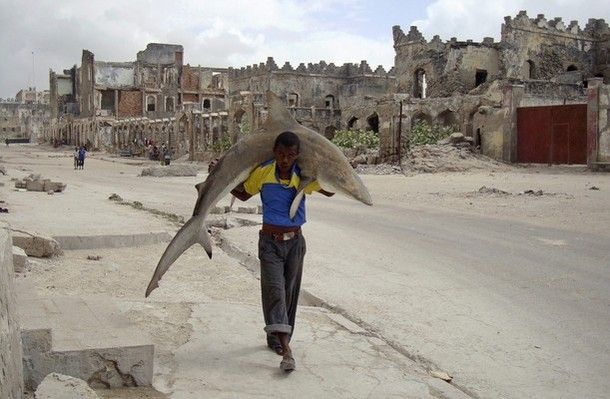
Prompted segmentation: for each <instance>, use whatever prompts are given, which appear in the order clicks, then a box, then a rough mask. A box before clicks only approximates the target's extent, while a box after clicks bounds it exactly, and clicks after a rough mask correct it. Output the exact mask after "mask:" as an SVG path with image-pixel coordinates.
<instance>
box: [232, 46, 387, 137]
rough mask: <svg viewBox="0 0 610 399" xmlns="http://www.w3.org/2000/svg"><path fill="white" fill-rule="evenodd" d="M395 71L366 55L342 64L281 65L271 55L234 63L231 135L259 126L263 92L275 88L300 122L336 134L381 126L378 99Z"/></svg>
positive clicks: (262, 112) (274, 90) (263, 115)
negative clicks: (248, 62) (255, 61)
mask: <svg viewBox="0 0 610 399" xmlns="http://www.w3.org/2000/svg"><path fill="white" fill-rule="evenodd" d="M393 86H394V75H393V71H389V72H386V71H385V70H384V68H383V67H382V66H381V65H380V66H378V67H377V68H376V69H375V70H374V71H373V70H372V69H371V67H370V66H369V65H368V63H367V62H366V61H362V62H361V63H360V64H349V63H346V64H343V65H342V66H336V65H334V64H333V63H326V62H325V61H320V62H319V63H317V64H311V63H310V64H308V65H305V64H303V63H301V64H300V65H299V66H298V67H296V68H294V67H293V66H292V65H290V63H288V62H286V63H284V65H283V66H282V67H281V68H280V67H278V65H277V64H276V63H275V60H274V59H273V58H272V57H269V58H268V59H267V62H265V63H260V64H259V65H256V64H255V65H252V66H247V67H245V68H241V69H233V68H229V96H230V100H231V101H230V110H229V114H230V119H229V123H230V125H231V128H230V130H231V133H232V135H234V136H235V135H237V134H239V133H240V132H242V131H244V130H248V129H252V128H256V127H258V126H259V125H260V124H261V122H262V121H264V117H265V112H266V111H265V107H266V105H265V100H264V93H265V91H266V90H271V91H273V92H274V93H276V94H277V95H279V96H280V97H281V98H285V99H286V106H287V107H288V108H289V110H290V111H291V113H292V114H293V116H294V117H295V119H296V120H297V121H299V122H300V123H301V124H303V125H305V126H308V127H311V128H312V129H314V130H316V131H319V132H321V133H323V134H324V135H325V136H327V137H329V138H332V136H333V135H334V132H335V131H336V130H338V129H347V128H363V129H370V130H374V131H375V132H377V131H378V122H377V116H376V113H375V100H376V99H378V98H381V97H382V96H384V95H385V94H386V93H388V92H389V91H391V90H392V88H393Z"/></svg>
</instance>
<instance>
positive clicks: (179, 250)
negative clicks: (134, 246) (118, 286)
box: [145, 215, 212, 297]
mask: <svg viewBox="0 0 610 399" xmlns="http://www.w3.org/2000/svg"><path fill="white" fill-rule="evenodd" d="M196 243H199V244H201V246H202V247H203V248H204V249H205V252H206V253H207V254H208V256H209V257H210V258H211V257H212V242H211V239H210V234H209V233H208V231H207V230H206V229H205V226H204V224H203V220H202V216H201V215H198V216H193V217H192V218H190V219H189V220H188V221H187V222H186V223H185V224H184V226H182V228H180V230H178V233H176V235H175V237H174V238H173V239H172V241H171V242H170V243H169V245H168V246H167V248H166V249H165V252H163V255H162V256H161V259H159V263H158V264H157V268H156V269H155V272H154V274H153V276H152V278H151V280H150V282H149V283H148V287H147V288H146V294H145V297H148V296H149V295H150V293H151V292H152V291H153V290H154V289H155V288H157V287H159V281H160V280H161V277H163V275H164V274H165V273H166V272H167V270H168V269H169V268H170V266H171V265H172V264H173V263H174V262H175V261H176V259H178V257H180V255H182V254H183V253H184V251H186V250H187V249H189V248H190V247H191V246H193V245H194V244H196Z"/></svg>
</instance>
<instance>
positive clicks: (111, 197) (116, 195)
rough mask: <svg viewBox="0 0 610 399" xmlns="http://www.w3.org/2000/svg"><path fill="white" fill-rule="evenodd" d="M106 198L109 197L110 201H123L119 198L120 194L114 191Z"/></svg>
mask: <svg viewBox="0 0 610 399" xmlns="http://www.w3.org/2000/svg"><path fill="white" fill-rule="evenodd" d="M108 199H109V200H110V201H118V202H121V201H123V198H121V196H120V195H118V194H116V193H112V194H110V197H108Z"/></svg>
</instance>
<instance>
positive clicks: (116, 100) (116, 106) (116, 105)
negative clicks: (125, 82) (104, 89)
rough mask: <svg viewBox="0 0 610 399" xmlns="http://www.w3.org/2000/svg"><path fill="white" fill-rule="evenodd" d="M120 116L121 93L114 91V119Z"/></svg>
mask: <svg viewBox="0 0 610 399" xmlns="http://www.w3.org/2000/svg"><path fill="white" fill-rule="evenodd" d="M118 116H119V91H118V90H115V91H114V117H115V118H116V117H118Z"/></svg>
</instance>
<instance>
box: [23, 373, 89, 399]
mask: <svg viewBox="0 0 610 399" xmlns="http://www.w3.org/2000/svg"><path fill="white" fill-rule="evenodd" d="M35 395H36V399H98V398H99V396H98V395H97V394H96V393H95V391H94V390H93V389H91V388H89V385H87V383H86V382H85V381H83V380H81V379H79V378H74V377H70V376H69V375H63V374H59V373H50V374H48V375H47V376H46V377H45V378H44V380H42V382H41V383H40V385H39V386H38V388H36V394H35Z"/></svg>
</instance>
